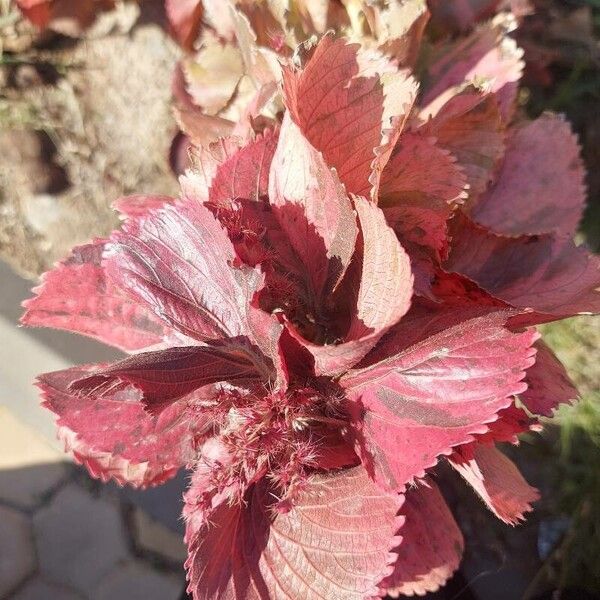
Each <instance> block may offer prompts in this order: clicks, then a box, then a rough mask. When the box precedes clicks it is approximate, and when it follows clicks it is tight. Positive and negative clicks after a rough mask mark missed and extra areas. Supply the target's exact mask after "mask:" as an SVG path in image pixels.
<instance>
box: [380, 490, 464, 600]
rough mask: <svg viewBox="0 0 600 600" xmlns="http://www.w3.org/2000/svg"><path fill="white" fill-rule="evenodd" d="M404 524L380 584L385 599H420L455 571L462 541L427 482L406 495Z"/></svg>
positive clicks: (451, 518)
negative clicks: (389, 567)
mask: <svg viewBox="0 0 600 600" xmlns="http://www.w3.org/2000/svg"><path fill="white" fill-rule="evenodd" d="M400 513H401V514H402V515H403V516H404V518H405V522H404V525H403V527H402V529H401V533H402V543H401V544H400V546H399V547H398V548H397V549H396V551H397V552H398V559H397V560H396V563H395V565H394V572H393V573H392V574H391V575H390V576H389V577H387V578H386V579H384V580H383V581H382V582H381V585H380V587H381V589H382V591H383V592H385V593H386V594H387V595H388V596H391V597H392V598H398V597H399V596H414V595H415V594H416V595H417V596H423V595H424V594H426V593H427V592H435V591H436V590H438V589H439V588H440V587H441V586H443V585H444V584H445V583H446V581H448V579H450V577H452V575H453V573H454V571H456V569H458V565H459V564H460V560H461V558H462V553H463V549H464V540H463V536H462V533H461V532H460V529H459V528H458V525H457V524H456V521H455V520H454V517H453V516H452V513H451V512H450V510H449V509H448V506H447V504H446V501H445V500H444V498H443V496H442V494H441V493H440V491H439V489H438V487H437V486H436V485H435V483H433V481H431V480H427V481H426V482H425V483H424V484H422V485H419V487H416V488H412V489H410V490H408V492H407V493H406V500H405V501H404V505H403V506H402V509H401V511H400Z"/></svg>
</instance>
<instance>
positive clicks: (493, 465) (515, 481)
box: [449, 444, 539, 525]
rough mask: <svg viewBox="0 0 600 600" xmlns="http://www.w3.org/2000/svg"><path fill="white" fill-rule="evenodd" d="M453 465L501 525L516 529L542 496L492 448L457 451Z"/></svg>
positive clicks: (474, 447) (482, 446) (477, 447)
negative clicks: (511, 526) (505, 524)
mask: <svg viewBox="0 0 600 600" xmlns="http://www.w3.org/2000/svg"><path fill="white" fill-rule="evenodd" d="M449 462H450V464H451V465H452V466H453V467H454V468H455V469H456V470H457V471H458V472H459V473H460V474H461V475H462V476H463V477H464V478H465V480H466V481H467V482H468V483H469V484H470V485H471V486H472V487H473V489H474V490H475V491H476V492H477V494H478V495H479V496H480V497H481V499H482V500H483V501H484V502H485V503H486V505H487V507H488V508H489V509H490V510H491V511H492V512H493V513H494V514H495V515H496V516H497V517H498V518H499V519H501V520H502V521H504V522H505V523H508V524H509V525H516V524H517V523H518V522H519V521H521V520H523V518H524V517H523V515H524V513H526V512H529V511H530V510H531V503H532V502H535V501H536V500H537V499H538V498H539V493H538V491H537V490H536V489H535V488H532V487H531V486H530V485H529V484H528V483H527V482H526V481H525V479H523V476H522V475H521V473H520V472H519V469H517V467H516V466H515V464H514V463H513V462H512V461H511V460H510V459H509V458H507V457H506V456H505V455H504V454H502V452H500V451H499V450H498V449H497V448H496V447H495V446H493V445H490V444H470V445H468V446H466V447H464V448H460V449H459V450H457V451H455V452H454V453H453V454H452V455H451V456H450V459H449Z"/></svg>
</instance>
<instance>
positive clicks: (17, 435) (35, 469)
mask: <svg viewBox="0 0 600 600" xmlns="http://www.w3.org/2000/svg"><path fill="white" fill-rule="evenodd" d="M64 459H65V455H64V454H62V453H60V452H57V451H56V450H55V449H53V448H52V447H50V446H49V445H48V444H46V443H45V442H44V440H43V439H42V438H41V437H40V436H39V435H38V434H37V433H36V432H35V431H34V430H33V429H30V428H29V427H27V426H26V425H24V424H23V423H22V422H21V421H19V420H18V419H17V418H16V417H15V416H14V415H13V414H12V413H11V412H10V411H9V410H8V409H7V408H6V407H3V406H0V500H2V501H4V502H6V503H8V504H13V505H16V506H18V507H20V508H26V509H30V508H34V507H35V506H37V505H38V504H39V503H40V502H41V500H42V498H43V496H44V494H46V492H48V490H51V489H52V488H54V487H55V486H56V485H57V484H58V483H59V482H60V481H61V480H62V479H64V478H65V477H66V475H67V463H66V462H65V461H64Z"/></svg>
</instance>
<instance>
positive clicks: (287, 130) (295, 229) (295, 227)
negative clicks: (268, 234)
mask: <svg viewBox="0 0 600 600" xmlns="http://www.w3.org/2000/svg"><path fill="white" fill-rule="evenodd" d="M269 200H270V202H271V204H272V206H273V207H274V210H275V215H276V216H277V218H278V220H279V222H280V224H281V228H282V229H283V231H284V232H285V233H286V234H287V236H288V238H289V243H290V244H291V245H292V247H293V248H294V250H295V252H296V254H297V255H298V257H299V258H300V260H301V261H302V263H303V264H304V265H305V267H306V273H307V277H308V278H309V284H310V285H311V292H312V293H311V294H310V296H312V298H313V299H314V303H315V305H318V304H321V303H322V297H323V295H325V294H329V293H331V292H332V291H333V290H334V289H335V288H336V287H337V285H338V283H339V282H340V280H341V279H342V277H343V275H344V273H345V272H346V269H347V267H348V265H349V264H350V259H351V258H352V254H353V252H354V245H355V241H356V236H357V227H356V217H355V215H354V212H353V210H352V204H351V203H350V199H349V198H348V197H347V195H346V193H345V191H344V188H343V186H342V185H341V184H340V182H339V180H338V179H337V177H336V175H335V173H333V172H332V171H331V170H330V169H329V167H328V166H327V164H326V163H325V161H324V160H323V157H322V156H321V154H320V153H319V152H317V151H316V150H315V149H314V148H313V147H312V146H311V144H310V143H309V142H308V141H307V140H306V139H305V138H304V136H303V135H302V133H301V132H300V130H299V128H298V126H297V125H296V124H295V123H294V122H293V121H292V120H291V118H290V115H289V113H288V114H286V115H285V117H284V120H283V125H282V126H281V133H280V134H279V142H278V145H277V150H276V152H275V156H274V157H273V162H272V164H271V171H270V175H269Z"/></svg>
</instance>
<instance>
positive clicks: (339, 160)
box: [283, 35, 417, 197]
mask: <svg viewBox="0 0 600 600" xmlns="http://www.w3.org/2000/svg"><path fill="white" fill-rule="evenodd" d="M283 75H284V80H283V88H284V96H285V104H286V106H287V107H288V110H289V111H290V114H291V116H292V118H293V120H294V121H295V123H296V124H297V125H298V126H299V127H300V129H301V131H302V133H303V134H304V136H305V137H306V138H307V139H308V141H309V142H310V143H311V144H312V145H313V146H314V147H315V148H316V149H317V150H319V151H320V152H322V153H323V156H324V158H325V161H326V162H327V164H329V165H331V166H332V167H335V169H336V170H337V173H338V175H339V178H340V180H341V181H342V183H343V184H344V185H345V186H346V189H347V190H348V192H351V193H354V194H360V195H364V196H369V194H370V193H371V189H372V187H374V188H375V189H376V188H377V185H378V178H379V174H380V173H381V171H382V170H383V167H384V166H385V163H386V162H387V159H388V158H389V154H390V152H391V150H392V147H393V145H394V143H395V141H396V139H397V138H398V135H399V134H400V132H401V130H402V128H403V126H404V122H405V120H406V118H407V116H408V113H409V112H410V109H411V107H412V104H413V102H414V100H415V97H416V92H417V86H416V83H415V81H414V80H413V79H412V78H411V77H408V76H407V75H406V74H405V73H401V72H398V70H397V68H395V67H394V66H393V65H392V64H391V63H390V62H389V60H388V59H386V58H384V57H383V56H382V55H379V54H377V53H375V52H374V51H361V50H360V46H359V45H358V44H349V43H347V42H346V41H345V40H343V39H335V38H334V37H333V36H332V35H326V36H324V37H323V38H322V39H321V41H320V42H319V45H318V46H317V47H316V49H315V50H314V52H313V54H312V57H311V59H310V61H309V62H308V64H307V65H306V67H305V68H304V69H303V70H302V71H293V70H291V69H290V68H285V69H284V73H283ZM374 197H376V193H375V195H374Z"/></svg>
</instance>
